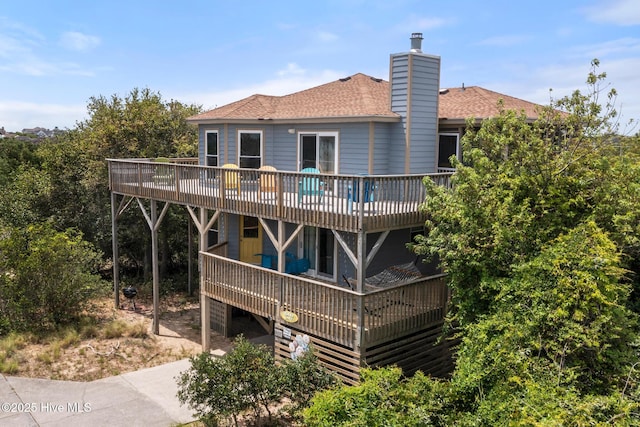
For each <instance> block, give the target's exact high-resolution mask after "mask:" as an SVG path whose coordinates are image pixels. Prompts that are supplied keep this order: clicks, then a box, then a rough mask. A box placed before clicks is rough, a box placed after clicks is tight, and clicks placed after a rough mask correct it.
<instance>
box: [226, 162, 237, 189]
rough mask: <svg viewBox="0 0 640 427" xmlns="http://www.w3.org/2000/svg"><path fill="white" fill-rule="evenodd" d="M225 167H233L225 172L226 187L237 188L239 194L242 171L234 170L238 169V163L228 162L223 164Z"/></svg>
mask: <svg viewBox="0 0 640 427" xmlns="http://www.w3.org/2000/svg"><path fill="white" fill-rule="evenodd" d="M222 168H223V169H232V170H229V171H225V172H224V177H223V178H224V188H225V189H237V190H238V194H240V171H238V170H234V169H238V165H236V164H233V163H227V164H224V165H222Z"/></svg>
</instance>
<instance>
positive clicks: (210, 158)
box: [204, 130, 218, 166]
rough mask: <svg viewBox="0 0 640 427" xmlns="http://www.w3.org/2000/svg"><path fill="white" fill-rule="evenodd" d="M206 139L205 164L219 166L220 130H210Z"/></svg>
mask: <svg viewBox="0 0 640 427" xmlns="http://www.w3.org/2000/svg"><path fill="white" fill-rule="evenodd" d="M204 139H205V154H204V155H205V165H206V166H218V131H217V130H208V131H206V132H205V134H204Z"/></svg>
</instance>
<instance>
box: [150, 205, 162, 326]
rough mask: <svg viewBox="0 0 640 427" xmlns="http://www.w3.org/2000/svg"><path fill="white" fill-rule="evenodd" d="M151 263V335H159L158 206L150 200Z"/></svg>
mask: <svg viewBox="0 0 640 427" xmlns="http://www.w3.org/2000/svg"><path fill="white" fill-rule="evenodd" d="M150 203H151V224H152V226H151V263H152V272H153V333H154V334H155V335H160V315H159V311H160V270H159V266H158V228H157V226H156V224H157V223H158V209H157V208H158V205H157V204H156V201H155V200H153V199H151V200H150Z"/></svg>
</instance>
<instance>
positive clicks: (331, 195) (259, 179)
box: [109, 159, 451, 233]
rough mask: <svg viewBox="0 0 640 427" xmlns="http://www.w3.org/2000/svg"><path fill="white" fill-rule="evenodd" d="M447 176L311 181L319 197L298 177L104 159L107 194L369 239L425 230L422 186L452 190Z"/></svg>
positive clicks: (297, 174) (324, 176)
mask: <svg viewBox="0 0 640 427" xmlns="http://www.w3.org/2000/svg"><path fill="white" fill-rule="evenodd" d="M450 175H451V173H438V174H429V175H384V176H382V175H371V176H363V175H328V174H320V175H315V176H314V179H315V178H316V177H317V179H318V180H319V183H320V184H319V185H320V188H321V189H322V193H323V194H322V197H319V196H318V195H306V194H303V193H304V191H303V187H302V186H301V182H302V180H304V179H305V178H307V179H308V177H309V176H308V175H304V174H302V173H300V172H284V171H262V170H256V169H232V170H230V169H223V168H218V167H206V166H198V165H196V164H189V162H185V161H182V162H178V161H175V162H174V161H172V162H171V163H159V162H153V161H151V160H148V159H129V160H113V159H110V160H109V185H110V190H111V191H112V192H114V193H117V194H122V195H127V196H134V197H142V198H148V199H154V200H160V201H166V202H171V203H177V204H182V205H189V206H194V207H204V208H207V209H211V210H220V211H222V212H228V213H235V214H239V215H251V216H257V217H261V218H267V219H275V220H285V221H287V222H291V223H297V224H305V225H311V226H318V227H324V228H331V229H334V230H340V231H347V232H366V233H368V232H375V231H382V230H389V229H397V228H405V227H411V226H415V225H421V224H423V223H424V221H425V217H424V216H423V214H422V213H421V212H420V210H419V206H420V204H421V203H423V202H424V198H425V188H424V184H423V180H424V179H433V180H435V181H436V182H437V183H438V184H441V185H449V177H450ZM359 195H363V197H359Z"/></svg>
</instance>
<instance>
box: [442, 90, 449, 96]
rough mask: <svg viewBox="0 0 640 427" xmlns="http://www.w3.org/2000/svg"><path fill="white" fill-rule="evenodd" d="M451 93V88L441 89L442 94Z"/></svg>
mask: <svg viewBox="0 0 640 427" xmlns="http://www.w3.org/2000/svg"><path fill="white" fill-rule="evenodd" d="M448 93H449V89H440V95H446V94H448Z"/></svg>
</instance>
